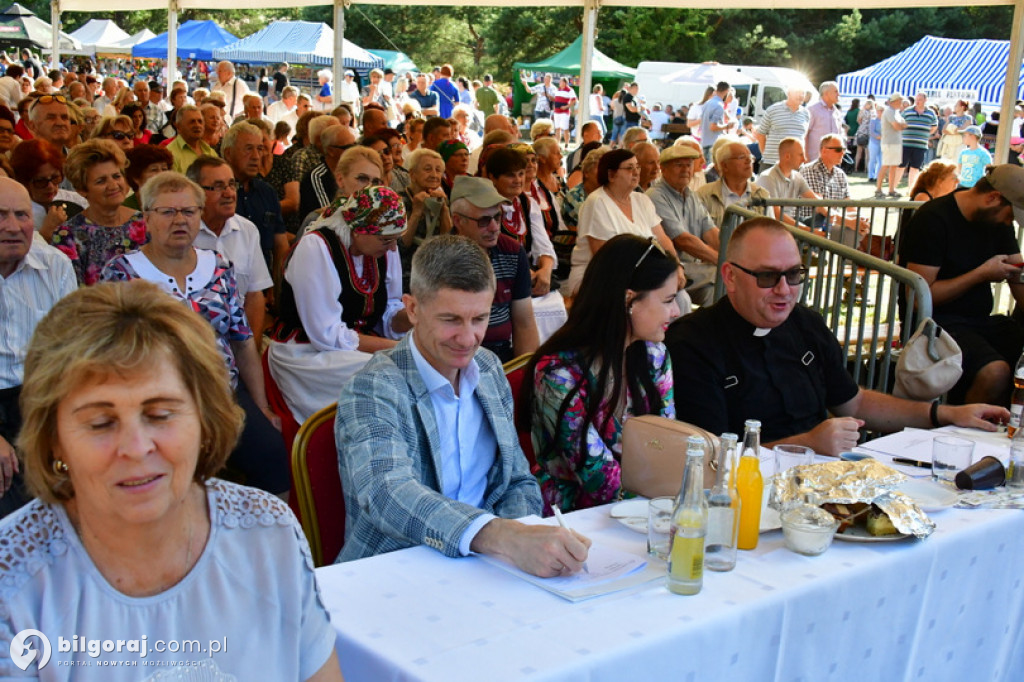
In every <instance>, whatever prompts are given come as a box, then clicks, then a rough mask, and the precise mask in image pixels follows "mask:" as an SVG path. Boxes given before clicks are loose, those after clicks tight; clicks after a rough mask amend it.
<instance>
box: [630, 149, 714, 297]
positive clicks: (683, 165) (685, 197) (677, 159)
mask: <svg viewBox="0 0 1024 682" xmlns="http://www.w3.org/2000/svg"><path fill="white" fill-rule="evenodd" d="M699 158H700V152H698V151H697V150H696V149H694V148H693V147H692V146H690V145H688V144H682V145H681V144H676V145H673V146H671V147H666V148H665V149H664V150H663V151H662V152H661V157H660V159H659V161H660V163H661V179H660V180H658V181H657V182H655V183H654V184H653V185H652V186H651V188H650V189H649V190H647V196H649V197H650V198H651V201H653V202H654V208H655V210H657V212H658V217H660V218H661V226H662V227H663V228H665V234H667V235H668V237H669V239H671V240H672V243H673V244H674V245H675V247H676V250H677V251H678V253H679V262H680V263H682V264H683V270H684V271H685V272H686V293H688V294H689V295H690V298H691V299H692V300H693V302H694V303H696V304H698V305H707V304H709V303H711V299H712V295H713V294H714V288H715V272H716V269H717V267H718V228H717V227H716V226H715V224H714V222H712V220H711V216H709V215H708V211H707V209H706V208H704V203H703V202H701V201H700V200H699V199H698V198H697V196H696V195H695V194H694V193H693V192H692V191H691V190H690V180H691V179H692V178H693V168H694V163H695V160H696V159H699Z"/></svg>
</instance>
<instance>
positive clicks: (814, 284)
mask: <svg viewBox="0 0 1024 682" xmlns="http://www.w3.org/2000/svg"><path fill="white" fill-rule="evenodd" d="M818 203H821V202H818ZM889 203H893V202H889ZM832 205H835V204H832ZM757 217H760V216H758V215H757V214H755V213H753V212H752V211H750V210H747V209H744V208H740V207H738V206H730V207H729V208H728V209H727V210H726V213H725V220H724V221H723V225H722V227H721V247H720V249H719V264H718V265H719V272H721V266H722V264H723V262H724V260H725V253H726V248H727V245H728V242H729V238H730V236H731V235H732V232H733V230H734V229H735V228H736V226H737V225H739V224H740V223H741V222H743V221H744V220H747V219H748V218H757ZM787 228H788V229H789V231H790V233H791V234H792V235H793V237H794V238H795V239H796V242H797V245H798V247H799V249H800V253H801V257H802V259H803V262H804V265H806V266H807V267H808V268H809V270H810V272H809V275H808V279H807V282H806V283H805V284H804V285H803V287H802V290H801V292H800V303H803V304H805V305H807V306H808V307H810V308H812V309H813V310H816V311H817V312H819V313H820V314H821V315H822V317H823V318H824V319H825V324H826V325H828V327H829V329H830V330H831V331H832V333H833V334H835V336H836V338H837V340H838V342H839V343H840V345H841V346H843V347H844V348H845V349H846V356H847V363H848V369H849V371H850V374H851V375H852V376H853V379H854V381H856V382H857V383H858V384H859V385H861V386H864V387H866V388H872V389H875V390H879V391H883V392H886V393H888V392H890V386H891V381H892V378H893V375H894V372H895V361H896V359H897V355H896V353H897V352H898V347H901V346H902V344H903V343H905V342H906V341H907V340H908V339H909V338H910V335H911V334H912V333H913V331H914V329H915V328H916V326H917V325H918V324H919V323H920V321H921V320H924V319H925V318H928V317H931V312H932V297H931V291H930V290H929V288H928V284H927V283H926V282H925V280H924V279H923V278H922V277H921V276H920V275H918V274H916V273H913V272H911V271H909V270H907V269H905V268H901V267H899V266H897V265H894V264H893V263H890V262H888V261H885V260H882V259H880V258H876V257H874V256H872V255H870V254H867V253H864V252H862V251H859V250H857V249H855V248H852V247H850V246H847V245H845V244H841V243H839V242H837V241H833V240H831V239H827V238H825V237H823V236H821V235H818V234H815V233H812V232H807V231H806V230H803V229H801V228H799V227H793V226H788V225H787ZM901 290H902V291H903V295H904V301H903V306H904V310H905V311H907V312H905V313H904V319H903V321H902V324H901V321H900V316H899V309H900V305H901V303H900V291H901ZM724 293H725V289H724V285H723V283H722V282H721V277H719V278H718V279H717V280H716V282H715V300H718V299H719V298H721V297H722V295H724Z"/></svg>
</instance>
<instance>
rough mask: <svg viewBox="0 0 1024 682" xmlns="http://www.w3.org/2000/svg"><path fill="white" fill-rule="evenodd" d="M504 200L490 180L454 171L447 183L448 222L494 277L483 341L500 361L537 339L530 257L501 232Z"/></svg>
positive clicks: (524, 350)
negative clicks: (477, 249)
mask: <svg viewBox="0 0 1024 682" xmlns="http://www.w3.org/2000/svg"><path fill="white" fill-rule="evenodd" d="M507 202H508V200H507V199H505V197H503V196H502V195H501V194H498V191H497V190H496V189H494V185H493V184H492V183H491V181H490V180H487V179H484V178H475V177H472V176H469V175H459V176H456V178H455V182H454V184H453V185H452V195H451V207H452V209H451V210H452V225H453V226H454V227H455V230H456V232H457V233H458V234H460V235H462V236H463V237H468V238H470V239H472V240H473V241H474V242H476V243H477V244H479V245H480V246H481V247H482V248H483V250H484V251H486V252H487V256H488V258H490V261H491V267H492V268H493V269H494V276H495V278H496V279H497V286H496V287H495V290H494V301H493V303H492V304H491V317H490V320H489V321H488V324H487V334H486V335H485V336H484V341H483V344H482V345H483V346H484V348H487V349H489V350H491V351H493V352H494V353H495V354H496V355H497V356H498V357H499V358H500V359H501V361H502V362H508V361H509V360H511V359H512V358H516V357H519V356H520V355H523V354H524V353H532V352H533V351H535V350H537V346H539V345H540V337H539V334H538V333H537V322H536V320H534V317H533V303H532V301H531V298H530V289H531V286H532V285H531V284H530V261H529V259H528V258H527V256H526V251H525V250H523V247H522V246H521V245H520V244H519V242H517V241H516V240H515V239H512V238H511V237H508V236H506V235H503V234H502V233H501V213H502V206H503V205H504V204H506V203H507Z"/></svg>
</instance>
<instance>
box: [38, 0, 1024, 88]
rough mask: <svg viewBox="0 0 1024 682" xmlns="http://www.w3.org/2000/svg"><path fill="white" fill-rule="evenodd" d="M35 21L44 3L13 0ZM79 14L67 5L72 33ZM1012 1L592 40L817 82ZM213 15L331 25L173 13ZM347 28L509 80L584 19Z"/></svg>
mask: <svg viewBox="0 0 1024 682" xmlns="http://www.w3.org/2000/svg"><path fill="white" fill-rule="evenodd" d="M23 4H24V5H25V6H27V7H28V8H29V9H31V10H32V11H34V12H36V13H37V14H39V15H40V16H41V17H43V18H48V16H49V3H48V2H47V0H26V1H25V2H24V3H23ZM93 16H95V15H93V14H89V13H67V14H65V15H64V16H63V22H64V26H63V28H64V30H65V31H69V32H70V31H73V30H75V29H76V28H78V27H79V26H81V25H82V24H84V23H85V22H87V21H88V20H89V19H90V18H92V17H93ZM104 16H105V17H107V18H110V19H112V20H114V21H115V22H116V23H117V24H118V25H119V26H121V28H123V29H124V30H125V31H127V32H128V33H135V32H136V31H139V30H141V29H142V28H149V29H150V30H152V31H155V32H157V33H161V32H163V31H165V30H166V28H167V12H166V11H162V10H160V11H157V10H153V11H139V12H112V13H109V14H108V15H104ZM1012 16H1013V9H1012V7H1009V6H1002V7H950V8H919V9H918V8H915V9H893V10H867V11H864V12H861V11H860V10H857V9H853V10H847V9H835V10H707V9H664V8H651V7H606V8H604V9H602V10H601V11H600V13H599V15H598V34H597V41H596V46H597V49H599V50H601V51H602V52H604V53H605V54H607V55H608V56H609V57H611V58H612V59H615V60H616V61H619V62H622V63H623V64H628V65H631V66H635V65H636V64H638V63H639V62H641V61H676V62H700V61H707V60H716V61H719V62H724V63H740V64H762V65H767V66H790V67H793V68H797V69H800V70H801V71H804V72H805V73H807V74H808V76H809V77H810V78H811V80H813V81H815V82H818V81H822V80H827V79H831V78H834V77H835V76H836V75H837V74H839V73H844V72H847V71H852V70H855V69H859V68H863V67H865V66H868V65H870V64H873V63H875V62H877V61H880V60H882V59H885V58H886V57H889V56H891V55H892V54H895V53H896V52H899V51H900V50H902V49H904V48H906V47H907V46H909V45H910V44H912V43H914V42H916V41H917V40H919V39H920V38H922V37H923V36H925V35H935V36H942V37H948V38H990V39H1002V40H1006V39H1008V38H1009V32H1010V23H1011V20H1012ZM187 19H214V20H216V21H217V22H218V23H220V24H221V25H222V26H224V28H226V29H227V30H229V31H231V32H232V33H234V34H235V35H238V36H246V35H249V34H251V33H254V32H256V31H258V30H260V29H261V28H263V27H264V26H266V25H267V24H268V23H270V22H272V21H274V20H294V19H305V20H308V21H324V22H326V23H328V24H333V9H332V8H331V7H330V6H321V7H305V8H285V9H274V10H260V9H256V10H224V11H219V10H182V11H180V12H179V20H180V21H185V20H187ZM345 20H346V31H345V33H346V36H347V37H348V38H349V39H350V40H352V41H353V42H354V43H356V44H357V45H360V46H361V47H364V48H368V49H386V50H400V51H402V52H405V53H406V54H408V55H409V56H410V57H412V59H413V61H415V62H416V63H417V64H419V65H420V67H421V68H429V67H430V66H432V65H436V64H440V63H450V64H452V65H454V66H455V68H456V70H457V72H458V73H460V74H468V75H471V76H473V77H477V76H480V75H482V74H483V73H485V72H490V73H493V74H494V76H495V78H496V79H498V80H499V81H502V80H504V81H507V80H512V79H513V78H514V77H515V75H514V74H513V73H512V72H511V69H512V64H513V63H514V62H516V61H536V60H540V59H543V58H545V57H548V56H550V55H552V54H554V53H556V52H558V51H559V50H561V49H563V48H564V47H565V46H566V45H568V44H569V43H571V42H572V41H573V40H575V39H576V37H577V36H578V35H579V33H580V31H581V30H582V26H583V16H582V10H581V9H579V8H565V7H553V8H552V7H525V8H522V7H437V6H416V5H413V4H409V5H403V6H393V5H359V4H353V5H352V6H351V7H350V8H349V9H348V10H347V11H346V14H345Z"/></svg>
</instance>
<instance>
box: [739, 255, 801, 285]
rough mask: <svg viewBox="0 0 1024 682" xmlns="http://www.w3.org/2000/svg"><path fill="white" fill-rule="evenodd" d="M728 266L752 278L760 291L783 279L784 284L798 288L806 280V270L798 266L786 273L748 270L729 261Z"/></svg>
mask: <svg viewBox="0 0 1024 682" xmlns="http://www.w3.org/2000/svg"><path fill="white" fill-rule="evenodd" d="M729 264H730V265H732V266H733V267H734V268H738V269H739V270H742V271H743V272H745V273H747V274H748V275H750V276H751V277H753V278H754V280H755V283H756V284H757V286H758V287H760V288H761V289H772V288H774V287H775V285H777V284H778V283H779V280H780V279H782V278H783V277H785V278H786V284H788V285H789V286H791V287H795V286H799V285H801V284H803V283H804V282H805V281H806V280H807V268H806V267H804V266H803V265H798V266H796V267H795V268H790V269H789V270H786V271H780V270H748V269H746V268H745V267H743V266H742V265H740V264H739V263H734V262H733V261H729Z"/></svg>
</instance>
